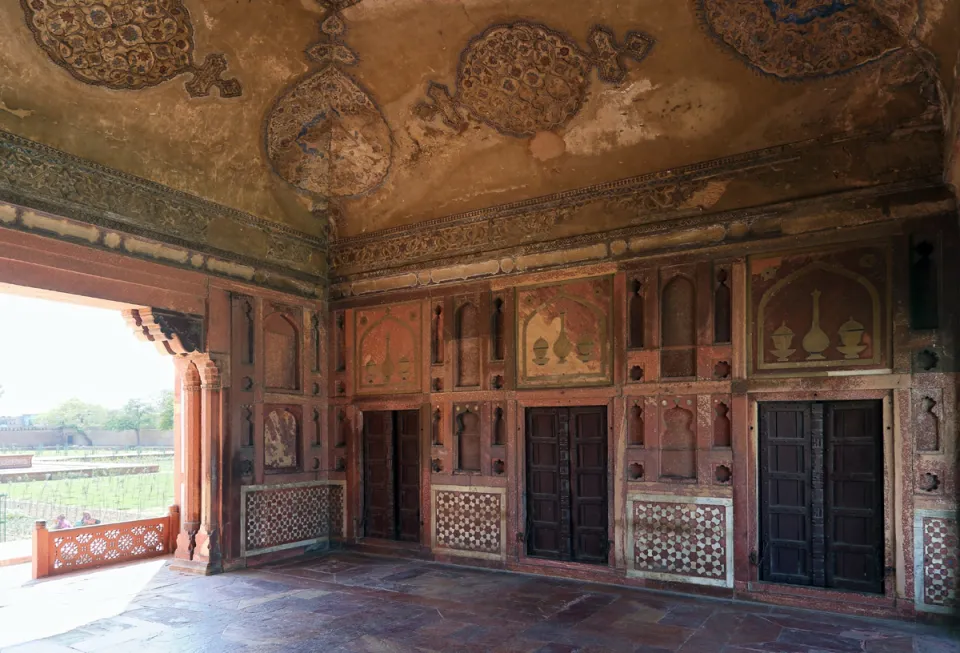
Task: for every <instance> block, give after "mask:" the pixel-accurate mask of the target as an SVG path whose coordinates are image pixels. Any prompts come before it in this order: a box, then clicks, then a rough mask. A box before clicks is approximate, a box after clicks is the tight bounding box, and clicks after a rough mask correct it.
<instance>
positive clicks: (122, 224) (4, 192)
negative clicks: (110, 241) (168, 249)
mask: <svg viewBox="0 0 960 653" xmlns="http://www.w3.org/2000/svg"><path fill="white" fill-rule="evenodd" d="M0 200H2V201H6V202H10V203H11V204H16V205H18V206H21V207H25V208H29V209H34V210H37V211H42V212H47V213H50V214H53V215H56V216H62V217H64V218H69V219H71V220H76V221H78V222H81V223H84V224H87V225H92V226H94V227H97V228H100V229H106V230H116V231H118V232H121V233H122V234H129V235H133V236H140V237H145V238H150V239H154V240H157V241H159V242H162V243H165V244H169V245H173V246H176V247H181V248H190V249H192V250H195V251H200V252H203V253H205V254H211V255H215V256H218V257H220V258H224V259H227V260H229V261H231V262H235V263H239V264H241V265H246V266H252V267H258V268H268V269H272V270H275V271H277V272H283V273H286V274H290V275H293V276H298V277H300V278H303V279H309V280H311V281H312V282H313V283H315V284H317V285H322V284H323V282H324V280H325V279H324V277H325V270H324V269H323V265H322V259H323V258H324V257H323V254H325V252H326V250H327V238H326V236H315V235H311V234H308V233H305V232H302V231H298V230H296V229H292V228H290V227H287V226H285V225H282V224H279V223H275V222H271V221H269V220H265V219H262V218H258V217H257V216H254V215H251V214H249V213H245V212H243V211H239V210H237V209H233V208H229V207H226V206H222V205H220V204H216V203H214V202H210V201H208V200H205V199H202V198H200V197H197V196H195V195H190V194H189V193H185V192H182V191H178V190H174V189H172V188H169V187H167V186H163V185H162V184H158V183H155V182H152V181H148V180H146V179H143V178H141V177H136V176H134V175H130V174H127V173H124V172H120V171H118V170H114V169H111V168H108V167H106V166H102V165H99V164H96V163H93V162H91V161H87V160H84V159H82V158H80V157H77V156H73V155H71V154H67V153H65V152H62V151H60V150H57V149H54V148H52V147H49V146H46V145H42V144H40V143H36V142H34V141H31V140H29V139H26V138H23V137H20V136H17V135H14V134H11V133H9V132H5V131H2V130H0ZM223 223H228V224H229V226H226V230H227V231H237V230H242V232H243V234H244V238H243V239H238V240H236V241H235V243H231V247H232V249H231V250H229V251H228V250H225V249H223V246H222V245H221V244H220V243H222V240H219V241H216V244H215V242H214V239H213V236H212V232H211V225H220V226H219V227H218V228H217V229H216V231H218V232H219V231H222V230H223V229H224V224H223ZM2 224H4V226H11V225H10V223H9V222H8V221H2ZM115 237H116V236H115ZM102 240H103V237H102V236H101V238H100V241H101V242H102ZM91 244H97V243H91ZM315 254H318V255H317V256H315Z"/></svg>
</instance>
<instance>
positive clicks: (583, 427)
mask: <svg viewBox="0 0 960 653" xmlns="http://www.w3.org/2000/svg"><path fill="white" fill-rule="evenodd" d="M526 441H527V451H526V456H527V474H526V476H527V528H526V532H527V555H529V556H533V557H537V558H549V559H552V560H564V561H571V562H582V563H588V564H600V565H602V564H608V562H609V550H610V541H609V535H608V528H607V527H608V514H607V508H608V499H607V409H606V407H604V406H583V407H581V406H577V407H572V408H528V409H527V434H526Z"/></svg>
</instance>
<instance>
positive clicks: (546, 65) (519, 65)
mask: <svg viewBox="0 0 960 653" xmlns="http://www.w3.org/2000/svg"><path fill="white" fill-rule="evenodd" d="M588 42H589V44H590V52H585V51H583V50H581V49H580V47H579V46H578V45H577V43H576V42H575V41H574V40H572V39H571V38H570V37H569V36H567V35H565V34H563V33H561V32H557V31H555V30H552V29H550V28H549V27H546V26H544V25H539V24H537V23H529V22H525V21H520V22H516V23H512V24H510V25H494V26H492V27H490V28H488V29H487V30H486V31H485V32H483V33H482V34H481V35H480V36H478V37H476V38H474V39H473V40H472V41H470V43H468V44H467V47H466V48H465V49H464V50H463V52H462V53H461V55H460V65H459V68H458V70H457V87H456V95H453V96H451V94H450V91H449V89H448V88H447V86H445V85H443V84H438V83H436V82H430V85H429V86H428V88H427V97H428V98H429V99H430V102H423V103H421V104H419V105H418V106H417V110H416V111H417V114H418V115H419V116H420V117H422V118H425V119H430V118H432V117H434V116H436V115H439V116H440V118H441V119H442V120H443V122H444V123H446V124H447V125H448V126H450V127H452V128H454V129H457V130H462V129H464V128H465V127H466V119H465V118H464V116H463V114H462V113H461V109H465V110H466V111H468V112H469V113H470V114H471V115H472V116H473V117H475V118H476V119H477V120H479V121H481V122H483V123H484V124H487V125H489V126H491V127H493V128H494V129H496V130H497V131H499V132H500V133H501V134H506V135H508V136H516V137H525V136H532V135H533V134H535V133H537V132H539V131H550V130H552V129H556V128H560V127H563V126H565V125H566V124H567V123H568V122H569V121H570V120H571V119H572V118H573V117H574V116H576V115H577V113H578V112H579V111H580V108H581V107H582V106H583V103H584V101H585V100H586V97H587V92H588V90H589V87H590V73H591V71H592V70H593V69H594V68H596V69H597V76H598V77H599V78H600V79H601V80H602V81H604V82H607V83H610V84H617V83H619V82H621V81H623V78H624V77H625V76H626V73H627V71H626V68H625V65H624V61H625V59H633V60H635V61H637V62H639V61H642V60H643V59H644V58H646V56H647V55H648V54H649V53H650V50H651V48H652V47H653V45H654V40H653V39H652V38H651V37H650V36H647V35H646V34H643V33H641V32H629V33H628V34H627V37H626V39H625V41H624V43H623V44H618V43H617V41H616V39H615V38H614V35H613V32H612V31H610V30H609V29H607V28H604V27H594V28H593V30H592V31H591V32H590V37H589V39H588Z"/></svg>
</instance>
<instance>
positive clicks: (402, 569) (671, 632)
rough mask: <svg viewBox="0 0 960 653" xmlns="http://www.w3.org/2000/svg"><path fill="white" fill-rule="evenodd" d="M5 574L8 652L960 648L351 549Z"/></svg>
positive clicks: (880, 625)
mask: <svg viewBox="0 0 960 653" xmlns="http://www.w3.org/2000/svg"><path fill="white" fill-rule="evenodd" d="M14 569H19V568H7V569H6V570H0V647H3V646H7V648H2V650H3V651H10V652H13V651H17V652H29V653H76V652H77V651H84V652H92V651H118V652H119V651H123V652H124V653H153V652H159V651H175V652H176V653H188V652H191V651H196V652H198V653H199V652H204V653H215V652H218V651H231V652H239V653H244V652H253V651H256V652H273V651H277V652H279V651H290V652H311V653H313V652H323V653H333V652H338V653H339V652H354V651H376V652H381V653H402V652H407V651H441V652H454V651H463V652H474V651H503V652H505V653H506V652H520V651H540V652H544V653H568V652H572V651H584V652H587V651H630V652H632V653H665V652H667V651H685V652H687V651H692V652H696V653H753V652H767V653H770V652H778V653H852V652H855V651H863V652H867V653H960V635H958V634H957V633H956V632H953V633H951V632H947V631H946V630H945V629H943V628H933V627H928V626H920V625H916V624H909V623H900V622H884V621H876V620H868V619H857V618H852V617H839V616H834V615H830V614H825V613H817V612H812V611H800V610H788V609H781V608H775V607H768V606H762V605H753V604H745V603H735V602H726V601H710V600H705V599H693V598H681V597H677V596H671V595H663V594H656V593H652V592H643V591H637V590H630V589H625V588H618V587H610V586H605V585H591V584H584V583H576V582H565V581H559V580H550V579H544V578H535V577H529V576H521V575H513V574H501V573H494V572H485V571H478V570H471V569H464V568H459V567H449V566H442V565H434V564H429V563H423V562H413V561H404V560H392V559H387V558H378V557H369V556H361V555H358V554H353V553H338V554H334V555H331V556H329V557H326V558H321V559H315V560H312V561H307V562H299V563H295V564H287V565H283V566H278V567H271V568H268V569H261V570H251V571H244V572H235V573H231V574H225V575H222V576H214V577H209V578H202V577H194V576H184V575H181V574H178V573H176V572H172V571H170V570H169V569H167V568H166V564H165V562H164V561H162V560H154V561H148V562H146V563H141V564H138V565H129V566H126V567H117V568H113V569H108V570H104V571H101V572H97V573H93V574H85V575H84V574H81V575H73V576H66V577H63V578H60V579H52V580H47V581H43V582H39V583H32V582H28V581H24V580H23V579H22V578H20V577H18V576H16V574H17V573H22V569H19V571H16V572H14V571H13V570H14ZM8 570H9V571H8ZM3 574H6V576H4V575H3ZM11 574H13V576H11ZM27 574H29V570H27ZM5 579H6V580H5ZM18 642H26V643H20V644H19V645H17V643H18Z"/></svg>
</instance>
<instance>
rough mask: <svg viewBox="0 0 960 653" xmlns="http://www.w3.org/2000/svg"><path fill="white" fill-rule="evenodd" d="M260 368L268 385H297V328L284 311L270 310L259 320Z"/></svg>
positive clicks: (286, 387)
mask: <svg viewBox="0 0 960 653" xmlns="http://www.w3.org/2000/svg"><path fill="white" fill-rule="evenodd" d="M263 369H264V384H265V385H266V387H267V388H268V389H270V390H287V391H297V390H299V389H300V330H299V329H298V328H297V324H296V322H295V318H294V316H292V315H290V314H289V313H288V312H286V311H282V310H277V311H274V312H273V313H271V314H269V315H268V316H267V317H265V318H264V320H263Z"/></svg>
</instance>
